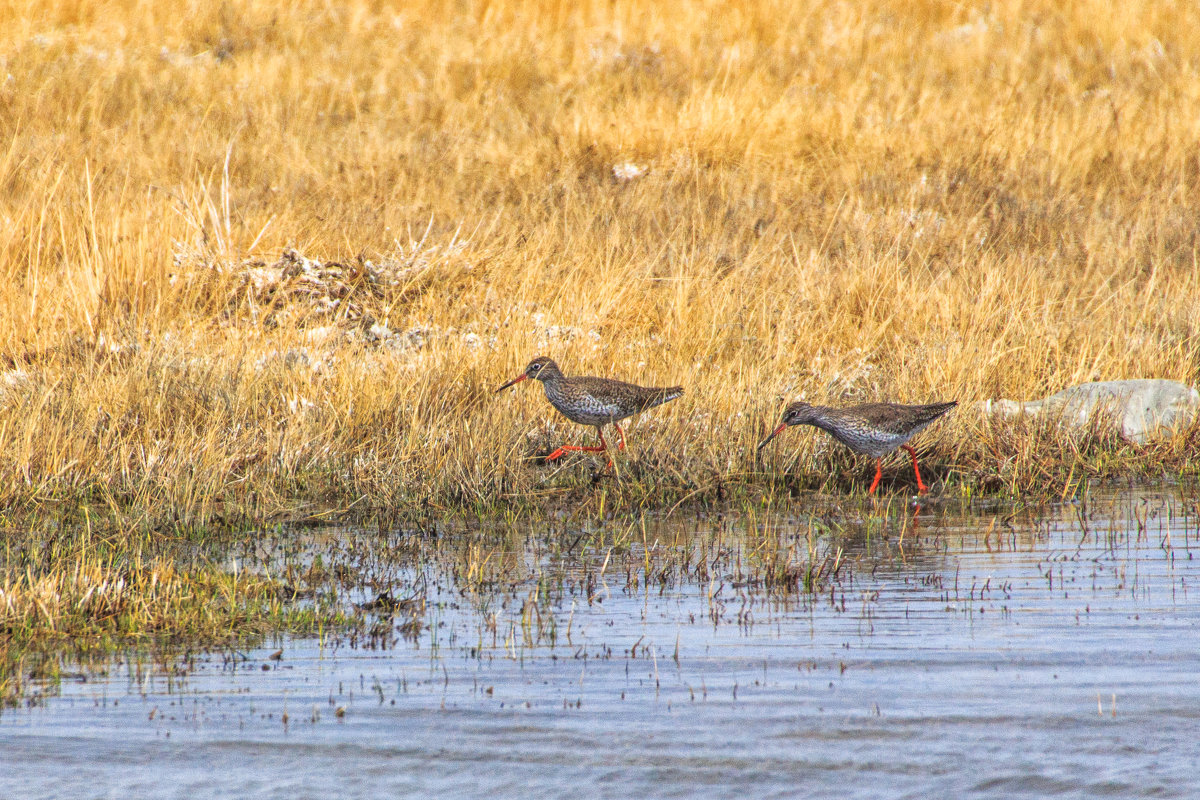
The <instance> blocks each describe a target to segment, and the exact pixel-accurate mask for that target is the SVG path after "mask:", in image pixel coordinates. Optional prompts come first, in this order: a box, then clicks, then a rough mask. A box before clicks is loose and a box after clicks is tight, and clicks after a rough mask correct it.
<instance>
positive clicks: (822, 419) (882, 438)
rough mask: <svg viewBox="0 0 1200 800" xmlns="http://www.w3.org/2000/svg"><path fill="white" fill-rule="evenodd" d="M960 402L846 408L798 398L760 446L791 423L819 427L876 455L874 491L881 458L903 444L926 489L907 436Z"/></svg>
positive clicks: (859, 450) (861, 451)
mask: <svg viewBox="0 0 1200 800" xmlns="http://www.w3.org/2000/svg"><path fill="white" fill-rule="evenodd" d="M957 405H958V401H957V400H951V401H950V402H948V403H931V404H929V405H901V404H899V403H864V404H862V405H857V406H847V407H846V408H833V407H831V406H814V405H809V404H808V403H804V402H796V403H792V404H791V405H789V406H788V407H787V408H786V409H785V410H784V412H783V422H782V423H781V424H780V426H779V427H778V428H776V429H775V431H774V432H773V433H772V434H771V435H770V436H768V437H767V438H766V439H764V440H763V441H762V442H761V443H760V444H759V445H758V447H759V449H760V450H761V449H762V448H763V447H764V446H765V445H766V444H767V442H769V441H771V439H773V438H775V436H776V434H778V433H780V432H781V431H783V429H784V428H787V427H788V426H791V425H811V426H813V427H814V428H820V429H821V430H823V431H826V432H827V433H829V434H830V435H831V436H833V438H835V439H837V440H838V441H839V442H841V443H842V444H844V445H846V447H849V448H850V449H851V450H853V451H854V452H855V453H859V454H862V455H868V456H872V457H874V458H875V481H874V482H873V483H872V484H871V489H870V491H871V492H874V491H875V489H876V487H877V486H878V485H879V478H880V474H881V466H880V459H882V458H883V456H885V455H887V454H888V453H891V452H892V451H893V450H896V449H898V448H901V447H903V448H904V449H905V450H907V451H908V453H909V455H910V456H912V462H913V471H914V472H915V473H916V475H917V486H918V487H919V489H920V491H922V492H924V491H925V490H926V487H925V484H924V482H923V481H922V480H921V471H920V470H919V469H918V468H917V455H916V452H915V451H914V450H913V449H912V448H911V447H909V446H908V440H909V439H911V438H912V437H914V436H916V435H917V434H918V433H920V432H921V431H923V430H924V429H925V428H927V427H928V426H929V425H930V423H932V422H933V421H934V420H936V419H937V418H938V417H940V416H942V415H943V414H945V413H946V412H948V411H949V410H950V409H952V408H954V407H955V406H957Z"/></svg>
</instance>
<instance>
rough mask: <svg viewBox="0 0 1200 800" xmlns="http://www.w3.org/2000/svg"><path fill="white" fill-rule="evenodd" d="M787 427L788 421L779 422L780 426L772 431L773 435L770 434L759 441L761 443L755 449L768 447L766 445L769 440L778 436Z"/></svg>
mask: <svg viewBox="0 0 1200 800" xmlns="http://www.w3.org/2000/svg"><path fill="white" fill-rule="evenodd" d="M785 428H787V423H786V422H781V423H780V424H779V427H778V428H776V429H775V430H773V431H771V435H770V436H768V437H767V438H765V439H763V440H762V441H761V442H759V443H758V447H756V448H755V449H756V450H762V449H763V448H764V447H766V446H767V442H769V441H771V440H772V439H774V438H775V437H776V436H778V435H779V434H781V433H783V431H784V429H785Z"/></svg>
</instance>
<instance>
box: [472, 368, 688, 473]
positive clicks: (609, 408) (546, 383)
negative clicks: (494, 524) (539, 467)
mask: <svg viewBox="0 0 1200 800" xmlns="http://www.w3.org/2000/svg"><path fill="white" fill-rule="evenodd" d="M526 379H533V380H538V381H541V382H542V388H543V389H544V390H545V392H546V399H547V400H549V401H550V405H552V406H554V407H555V408H556V409H558V411H559V413H560V414H562V415H563V416H564V417H566V418H567V419H569V420H571V421H572V422H577V423H579V424H580V425H590V426H592V427H594V428H595V429H596V433H597V435H598V436H599V437H600V444H601V446H600V447H595V448H581V447H574V446H571V445H566V446H564V447H560V448H559V449H558V450H556V451H555V452H554V453H552V454H551V455H550V456H548V457H547V459H548V460H554V459H555V458H557V457H559V456H560V455H562V453H564V452H566V451H568V450H586V451H592V452H602V451H605V450H606V449H607V446H608V445H607V443H606V442H605V441H604V433H603V431H602V428H603V427H604V426H605V425H613V426H614V427H616V429H617V432H618V433H619V434H620V435H621V444H620V449H624V447H625V433H624V431H622V430H621V426H620V425H619V424H618V423H620V422H621V420H623V419H627V418H629V417H632V416H633V415H634V414H640V413H641V412H643V411H646V410H648V409H651V408H654V407H655V406H658V405H662V404H663V403H666V402H668V401H671V400H674V399H675V398H677V397H679V396H681V395H682V394H683V387H682V386H670V387H647V386H638V385H636V384H633V383H625V382H624V381H617V380H613V379H611V378H589V377H576V378H568V377H567V376H565V375H563V374H562V370H560V369H559V368H558V364H556V363H554V361H553V359H550V358H547V357H545V356H539V357H537V358H535V359H534V360H533V361H530V362H529V365H528V366H527V367H525V370H524V372H522V373H521V374H520V375H519V376H517V377H516V378H514V379H513V380H511V381H509V382H508V383H506V384H504V385H503V386H501V387H500V389H497V390H496V391H501V390H503V389H507V388H508V387H509V386H512V385H513V384H514V383H519V382H520V381H523V380H526ZM610 463H611V462H610Z"/></svg>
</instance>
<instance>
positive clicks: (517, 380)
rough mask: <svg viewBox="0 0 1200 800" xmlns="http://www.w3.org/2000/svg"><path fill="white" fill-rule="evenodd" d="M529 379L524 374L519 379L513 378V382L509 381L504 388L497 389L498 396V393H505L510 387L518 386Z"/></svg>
mask: <svg viewBox="0 0 1200 800" xmlns="http://www.w3.org/2000/svg"><path fill="white" fill-rule="evenodd" d="M528 377H529V376H528V375H526V374H525V373H524V372H522V373H521V374H520V375H518V376H517V377H515V378H513V379H512V380H511V381H509V382H508V383H506V384H504V385H503V386H501V387H500V388H499V389H497V390H496V393H497V394H498V393H500V392H503V391H504V390H505V389H507V388H508V387H510V386H513V385H515V384H518V383H520V382H521V381H523V380H525V379H526V378H528Z"/></svg>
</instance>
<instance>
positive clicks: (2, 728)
mask: <svg viewBox="0 0 1200 800" xmlns="http://www.w3.org/2000/svg"><path fill="white" fill-rule="evenodd" d="M501 528H502V526H497V529H484V530H474V531H459V532H457V533H456V532H453V531H447V532H440V533H437V534H429V533H424V534H417V533H408V534H406V533H401V532H395V533H392V534H380V533H378V532H362V531H357V532H356V531H333V532H330V531H322V532H320V533H316V534H311V535H310V538H309V539H308V540H307V546H308V547H309V548H310V553H311V552H312V551H313V550H321V549H323V548H334V549H338V550H339V551H340V552H342V553H346V552H351V551H352V552H354V553H355V554H356V555H355V558H358V559H360V562H359V563H361V564H363V565H366V566H364V574H365V573H370V575H369V577H370V585H364V586H362V587H361V588H360V589H359V590H358V592H357V594H356V595H355V597H354V599H357V600H359V601H362V600H365V599H368V598H370V597H373V596H374V595H375V594H376V593H377V591H379V590H381V589H382V588H386V589H387V590H389V591H390V592H392V595H393V596H394V597H396V598H401V599H407V598H412V597H416V596H417V595H418V594H419V595H420V596H421V597H423V598H424V600H425V605H424V607H423V608H420V609H417V610H413V609H406V610H403V611H401V612H400V613H397V614H396V616H395V617H392V616H390V615H382V616H381V617H380V621H379V622H378V625H377V626H376V628H375V632H376V634H378V635H376V636H375V637H368V636H359V637H356V638H355V639H354V641H353V642H351V641H350V640H348V639H342V640H340V641H339V640H335V639H334V638H333V637H329V638H327V639H326V640H325V641H323V642H322V641H317V640H311V639H309V640H290V639H289V640H282V641H277V642H272V643H271V644H270V646H267V647H264V648H262V649H260V650H252V651H248V652H241V653H240V654H239V653H238V652H237V651H231V652H229V653H224V654H212V655H209V656H205V657H201V658H197V659H194V660H192V661H191V662H190V669H187V670H183V671H181V672H182V674H170V675H169V674H167V671H166V670H164V669H163V668H162V667H161V666H155V664H154V663H153V662H148V661H144V660H137V659H132V660H124V661H122V662H121V663H115V664H112V665H110V666H109V667H108V669H107V670H106V671H105V672H103V673H97V672H86V673H81V674H79V675H78V676H76V677H73V678H71V679H68V680H66V681H64V682H63V684H62V685H61V687H60V691H59V694H58V695H57V696H48V697H46V698H45V699H44V701H43V702H41V703H37V704H31V705H30V706H29V707H25V708H21V709H18V710H11V711H6V712H5V713H4V714H3V715H2V716H0V762H2V764H3V769H0V797H6V798H7V797H62V798H84V797H114V798H115V797H121V798H125V797H188V798H192V797H212V796H222V797H279V798H289V799H292V798H305V797H314V798H315V797H380V796H417V795H420V796H428V795H433V794H440V795H455V796H463V795H465V796H481V795H488V796H502V797H506V796H521V797H526V796H551V797H561V796H565V795H571V794H578V795H581V796H589V797H591V796H597V797H622V798H623V797H633V796H644V797H728V796H730V794H731V793H732V792H738V793H740V794H743V795H745V796H747V797H798V796H805V797H839V798H853V797H864V798H866V797H870V798H877V797H914V798H915V797H921V798H925V797H928V796H930V795H931V794H934V793H936V794H938V795H941V796H949V797H961V796H978V797H1081V798H1082V797H1088V798H1094V797H1108V796H1111V797H1132V796H1138V797H1188V796H1196V794H1197V792H1200V789H1197V786H1198V785H1200V779H1198V778H1197V777H1196V767H1195V765H1196V764H1197V763H1200V737H1197V736H1196V731H1197V729H1198V728H1200V725H1198V723H1200V720H1198V717H1200V681H1198V680H1197V676H1198V675H1200V645H1198V644H1197V642H1200V637H1198V636H1197V633H1198V628H1200V610H1198V609H1200V604H1197V603H1196V602H1193V601H1192V598H1191V597H1190V593H1191V591H1192V589H1193V587H1195V586H1196V585H1197V582H1198V581H1200V565H1198V564H1197V562H1196V560H1194V559H1193V551H1194V548H1195V546H1196V536H1197V518H1196V505H1195V500H1194V499H1193V498H1190V497H1185V496H1183V495H1181V494H1180V493H1178V492H1176V491H1171V492H1149V491H1147V492H1141V493H1136V494H1135V493H1130V494H1124V495H1120V496H1115V497H1103V498H1093V499H1090V500H1089V501H1088V502H1086V503H1083V504H1078V503H1074V504H1063V505H1060V506H1054V507H1048V508H1035V509H1014V508H1007V507H990V508H982V507H980V508H973V509H972V508H967V509H962V508H953V509H950V508H946V507H940V508H939V507H926V508H925V509H922V510H921V511H920V512H919V514H918V515H917V517H916V524H915V526H914V522H913V518H912V516H911V511H910V510H906V509H903V508H893V509H891V510H885V511H883V512H879V511H877V510H875V509H873V508H872V507H871V506H854V505H851V506H847V507H840V508H839V507H836V506H827V507H825V508H823V509H821V510H820V511H819V512H818V511H815V510H811V509H809V510H806V509H804V508H803V507H802V504H797V506H796V507H795V508H792V509H789V510H788V512H787V513H786V514H780V513H776V512H770V513H763V514H754V515H746V514H740V515H726V516H713V515H709V516H704V517H689V518H686V519H680V518H679V517H678V515H677V516H675V517H672V518H671V519H666V520H664V519H659V518H649V519H647V520H642V521H640V522H637V523H634V524H630V523H617V522H614V523H611V525H608V526H604V525H596V526H591V527H572V525H571V524H570V523H555V524H554V525H546V526H543V527H542V529H540V530H528V531H520V530H513V529H511V528H503V529H501ZM288 535H289V536H295V537H297V538H298V539H303V537H305V536H306V534H304V533H300V532H293V533H290V534H288ZM412 537H424V538H423V539H422V540H421V541H420V542H419V543H416V544H413V543H411V542H410V543H409V545H411V546H409V545H406V544H405V541H406V539H411V538H412ZM901 537H903V538H901ZM466 543H469V544H466ZM265 546H266V545H264V547H265ZM275 546H278V545H275ZM373 546H374V547H376V548H377V551H376V552H372V551H371V548H372V547H373ZM472 547H473V548H474V549H471V548H472ZM839 548H840V549H841V556H840V557H839V556H838V555H837V553H838V549H839ZM399 552H405V553H407V554H408V555H407V556H406V557H405V558H398V557H396V553H399ZM414 554H416V555H414ZM810 554H815V557H816V558H817V559H818V560H820V561H823V563H824V564H825V566H826V573H825V574H824V575H823V576H822V578H821V582H820V589H819V592H818V593H817V594H815V595H809V594H806V593H804V592H803V591H798V590H797V586H798V585H799V584H801V583H802V580H801V578H800V577H797V578H796V579H795V580H790V578H786V577H785V579H783V580H780V579H773V580H772V579H769V578H768V577H767V576H769V575H770V574H776V575H777V574H778V572H775V573H771V569H772V568H776V567H778V566H779V563H780V560H781V559H782V562H783V563H784V564H785V565H791V566H794V567H796V569H797V571H796V573H795V574H796V575H797V576H799V575H801V574H802V569H801V568H802V567H804V566H805V565H806V564H807V563H808V559H809V557H810ZM835 562H836V563H837V571H836V573H834V572H833V565H834V563H835ZM789 574H790V573H789ZM789 581H790V584H789ZM414 620H416V621H417V622H418V623H419V630H418V629H417V627H418V626H414V624H413V621H414ZM278 650H282V653H281V654H279V658H278V659H277V660H276V659H272V658H271V655H272V654H275V653H276V652H277V651H278ZM285 720H286V721H285Z"/></svg>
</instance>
